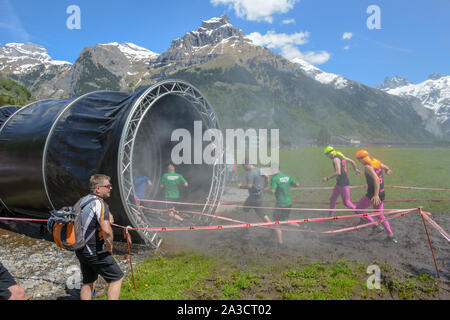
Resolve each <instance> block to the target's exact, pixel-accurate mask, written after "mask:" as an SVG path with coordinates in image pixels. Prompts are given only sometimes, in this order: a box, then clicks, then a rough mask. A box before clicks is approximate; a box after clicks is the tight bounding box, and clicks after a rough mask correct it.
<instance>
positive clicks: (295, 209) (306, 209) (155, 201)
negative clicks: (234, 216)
mask: <svg viewBox="0 0 450 320" xmlns="http://www.w3.org/2000/svg"><path fill="white" fill-rule="evenodd" d="M139 201H140V202H154V203H165V204H178V205H186V206H202V207H204V206H213V205H210V204H206V203H194V202H174V201H162V200H146V199H139ZM218 206H223V207H228V206H231V207H235V208H247V209H267V210H291V211H330V209H317V208H278V207H261V206H259V207H256V206H242V205H234V204H232V205H231V204H224V203H219V205H218ZM333 211H347V212H356V211H363V212H367V211H378V209H339V210H337V209H333Z"/></svg>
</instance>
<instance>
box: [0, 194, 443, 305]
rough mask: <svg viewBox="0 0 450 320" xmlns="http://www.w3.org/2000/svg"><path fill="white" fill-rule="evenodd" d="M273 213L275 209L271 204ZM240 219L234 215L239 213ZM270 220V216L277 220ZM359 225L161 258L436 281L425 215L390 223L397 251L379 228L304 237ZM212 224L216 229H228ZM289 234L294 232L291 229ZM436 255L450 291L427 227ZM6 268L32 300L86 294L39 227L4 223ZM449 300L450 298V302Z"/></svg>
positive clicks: (230, 238)
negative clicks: (393, 271)
mask: <svg viewBox="0 0 450 320" xmlns="http://www.w3.org/2000/svg"><path fill="white" fill-rule="evenodd" d="M245 197H246V192H245V190H238V189H227V190H226V192H225V194H224V197H223V201H240V200H243V199H245ZM267 205H268V206H272V204H267ZM233 209H234V211H230V210H233ZM217 215H223V216H227V217H232V218H235V219H239V220H241V221H245V222H259V221H260V220H259V218H258V217H257V216H256V214H255V213H254V212H253V211H250V212H249V213H244V212H243V211H242V209H238V210H236V209H235V208H232V207H226V208H220V209H219V210H218V212H217ZM326 215H327V213H326V212H295V211H293V212H292V213H291V216H290V219H300V218H310V217H324V216H326ZM270 216H271V214H270ZM432 218H433V219H434V220H435V221H436V222H437V223H438V224H439V225H440V226H441V227H443V228H444V230H446V231H447V232H448V231H449V229H450V211H446V212H434V213H432ZM358 222H359V219H357V220H353V219H352V220H344V221H333V222H332V223H327V222H325V223H324V222H320V223H308V224H304V225H302V226H301V228H300V229H296V228H294V230H293V231H285V232H283V238H284V242H285V244H286V248H282V249H281V248H278V247H277V245H276V238H275V233H274V231H273V229H271V228H243V229H231V230H220V231H219V230H216V231H186V232H176V233H175V232H172V233H160V235H161V236H162V238H163V239H164V241H163V244H162V245H161V247H160V249H159V252H161V253H163V254H164V253H171V252H175V251H180V250H193V251H196V252H202V253H206V254H211V255H215V256H224V257H227V258H230V259H233V260H234V261H236V262H237V263H239V264H241V265H242V266H245V265H246V264H251V265H255V263H256V264H261V265H265V264H277V263H280V262H281V261H282V262H283V263H285V262H288V261H289V260H290V259H293V258H301V259H302V260H303V261H305V262H315V261H319V262H335V261H337V260H339V259H347V260H358V261H360V262H362V263H365V264H367V265H371V264H389V265H391V266H393V267H395V268H397V269H398V270H399V271H400V272H404V273H406V274H414V275H418V274H421V273H428V274H432V275H435V274H436V271H435V266H434V262H433V258H432V254H431V251H430V247H429V244H428V240H427V236H426V233H425V230H424V226H423V222H422V219H421V218H420V216H419V214H418V213H411V214H409V215H407V216H405V217H400V218H397V219H394V220H393V221H391V222H390V223H391V228H392V230H393V232H394V234H395V236H396V237H397V239H398V243H397V244H394V243H392V242H390V241H388V240H387V236H386V234H385V233H384V232H382V233H375V234H373V233H372V228H370V227H369V228H366V229H362V230H356V231H350V232H346V233H341V234H332V235H326V234H316V233H309V232H304V231H324V230H330V229H338V228H343V227H348V226H352V225H355V224H357V223H358ZM225 223H226V222H223V221H220V220H214V219H211V220H210V224H211V225H217V224H225ZM284 228H290V227H288V226H286V227H284ZM428 231H429V233H430V237H431V241H432V244H433V249H434V253H435V256H436V260H437V264H438V268H439V271H440V276H441V284H442V285H443V286H445V287H447V288H449V287H450V243H449V242H448V241H446V240H445V239H444V238H443V237H442V236H441V235H440V234H439V233H437V231H436V230H434V229H433V228H432V227H431V226H429V225H428ZM132 251H133V255H132V258H133V262H135V263H137V264H138V263H139V262H141V261H142V259H143V258H145V257H146V256H152V255H154V253H155V252H154V251H153V250H150V249H148V248H146V247H143V246H141V245H136V244H133V246H132ZM114 253H115V255H116V258H117V260H118V261H119V263H120V266H121V268H122V269H123V270H124V271H125V272H129V270H130V266H129V263H128V260H127V254H128V251H127V246H126V244H125V243H121V242H117V243H116V245H115V252H114ZM0 261H1V262H2V263H3V264H4V265H5V266H6V267H7V268H8V269H9V270H10V271H11V273H13V275H14V276H15V277H16V278H17V282H18V283H19V284H20V285H22V286H23V287H24V288H25V289H26V292H27V297H28V298H29V299H76V298H78V294H79V291H77V290H76V289H74V290H72V289H69V287H68V284H69V285H70V281H68V280H70V279H69V278H70V277H71V276H73V275H74V272H73V271H71V270H72V269H70V268H73V266H77V264H78V263H77V260H76V257H75V255H74V254H73V253H71V252H67V251H65V250H62V249H59V248H57V247H56V245H55V244H54V243H53V242H51V241H50V237H49V235H48V234H47V235H42V234H40V232H39V228H38V226H37V225H35V224H30V223H8V224H5V223H0ZM99 288H100V290H99V291H100V294H102V293H103V290H102V288H104V283H103V282H100V283H99ZM449 298H450V297H449Z"/></svg>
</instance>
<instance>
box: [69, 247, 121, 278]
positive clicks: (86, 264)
mask: <svg viewBox="0 0 450 320" xmlns="http://www.w3.org/2000/svg"><path fill="white" fill-rule="evenodd" d="M76 255H77V258H78V260H79V261H80V269H81V274H82V275H83V284H89V283H93V282H94V281H96V280H97V279H98V276H99V275H101V276H102V277H103V279H105V281H106V282H107V283H111V282H116V281H118V280H120V279H122V278H123V272H122V270H120V267H119V265H118V264H117V262H116V260H114V258H113V256H112V255H111V254H109V253H102V254H99V255H92V256H90V255H87V254H83V253H82V252H79V251H78V252H76Z"/></svg>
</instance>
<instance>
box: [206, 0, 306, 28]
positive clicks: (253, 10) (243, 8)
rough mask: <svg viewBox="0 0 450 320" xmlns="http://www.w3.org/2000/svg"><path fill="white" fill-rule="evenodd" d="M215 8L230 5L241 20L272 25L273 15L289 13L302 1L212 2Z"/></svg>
mask: <svg viewBox="0 0 450 320" xmlns="http://www.w3.org/2000/svg"><path fill="white" fill-rule="evenodd" d="M210 1H211V3H212V4H213V5H215V6H218V5H221V4H222V5H228V7H229V8H230V9H234V11H235V13H236V15H237V16H238V17H239V18H242V19H247V20H250V21H265V22H269V23H272V22H273V17H272V15H274V14H277V13H287V12H288V11H290V10H291V9H292V8H294V5H295V4H296V3H297V2H299V1H300V0H210Z"/></svg>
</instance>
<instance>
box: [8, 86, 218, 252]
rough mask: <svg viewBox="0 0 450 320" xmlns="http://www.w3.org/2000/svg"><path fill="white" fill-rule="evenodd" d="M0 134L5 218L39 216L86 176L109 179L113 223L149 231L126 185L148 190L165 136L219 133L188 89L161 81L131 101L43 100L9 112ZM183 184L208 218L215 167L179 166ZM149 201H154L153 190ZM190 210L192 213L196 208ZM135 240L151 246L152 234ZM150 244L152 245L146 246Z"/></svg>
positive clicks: (73, 193)
mask: <svg viewBox="0 0 450 320" xmlns="http://www.w3.org/2000/svg"><path fill="white" fill-rule="evenodd" d="M5 119H6V121H4V123H3V125H2V126H1V127H0V200H1V203H2V205H3V206H4V207H5V208H6V209H7V210H8V211H9V212H11V213H14V214H24V215H29V216H39V217H47V216H48V212H49V211H50V210H53V209H59V208H61V207H63V206H68V205H72V204H74V203H75V202H76V201H77V200H78V199H79V198H80V197H82V196H84V195H86V194H87V192H88V181H89V177H90V176H91V175H92V174H95V173H103V174H106V175H109V176H110V177H111V178H112V184H113V190H112V192H111V198H110V199H109V200H108V202H109V205H110V208H111V211H112V212H113V214H114V217H115V221H116V223H118V224H120V225H124V226H126V225H131V226H139V227H146V226H155V225H158V223H157V222H155V221H156V220H152V219H145V223H142V220H141V219H138V218H137V214H139V208H138V204H137V203H136V198H135V194H134V187H133V181H134V179H135V178H136V177H137V176H139V175H143V174H145V175H147V176H149V177H150V178H151V180H152V181H153V183H154V185H155V186H159V180H160V179H161V176H162V174H163V173H164V172H165V170H166V166H167V164H169V163H170V162H171V158H170V151H171V149H172V148H173V146H174V144H175V143H176V142H172V141H171V132H172V131H173V130H175V129H177V128H184V129H187V130H188V131H190V132H191V133H193V130H194V129H193V124H194V121H202V123H203V131H205V130H207V129H211V128H215V129H220V128H219V124H218V121H217V118H216V116H215V113H214V111H213V110H212V108H211V107H210V105H209V103H208V102H207V101H206V99H205V98H204V97H203V96H202V95H201V94H200V93H199V92H198V90H197V89H195V88H194V87H192V86H191V85H190V84H188V83H185V82H182V81H177V80H167V81H164V82H161V83H158V84H155V85H154V86H152V87H149V88H146V89H143V90H141V91H139V92H137V93H135V94H129V93H124V92H110V91H100V92H93V93H89V94H86V95H84V96H81V97H78V98H72V99H65V100H46V101H39V102H35V103H32V104H30V105H28V106H25V107H23V108H20V109H17V110H15V112H14V113H13V114H10V115H8V116H7V117H5ZM177 171H178V172H180V173H182V174H183V175H184V176H185V178H186V179H187V180H188V181H189V182H190V190H189V193H188V196H187V197H186V200H189V198H190V201H195V202H204V201H205V199H207V203H206V204H205V207H203V208H200V209H203V211H204V212H207V213H211V212H212V211H213V210H215V207H216V205H217V203H218V201H219V200H220V196H221V193H222V191H223V184H224V178H225V177H224V170H223V166H222V165H217V166H212V165H207V164H201V165H189V164H187V165H181V166H178V167H177ZM149 197H150V199H157V198H158V197H159V198H160V197H161V192H160V190H159V188H157V187H156V188H153V189H152V192H151V194H150V195H149ZM197 209H198V208H197ZM140 236H141V237H142V238H143V239H144V240H146V241H153V242H154V238H155V234H154V233H151V232H150V233H149V232H144V233H140ZM153 244H154V243H153Z"/></svg>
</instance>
